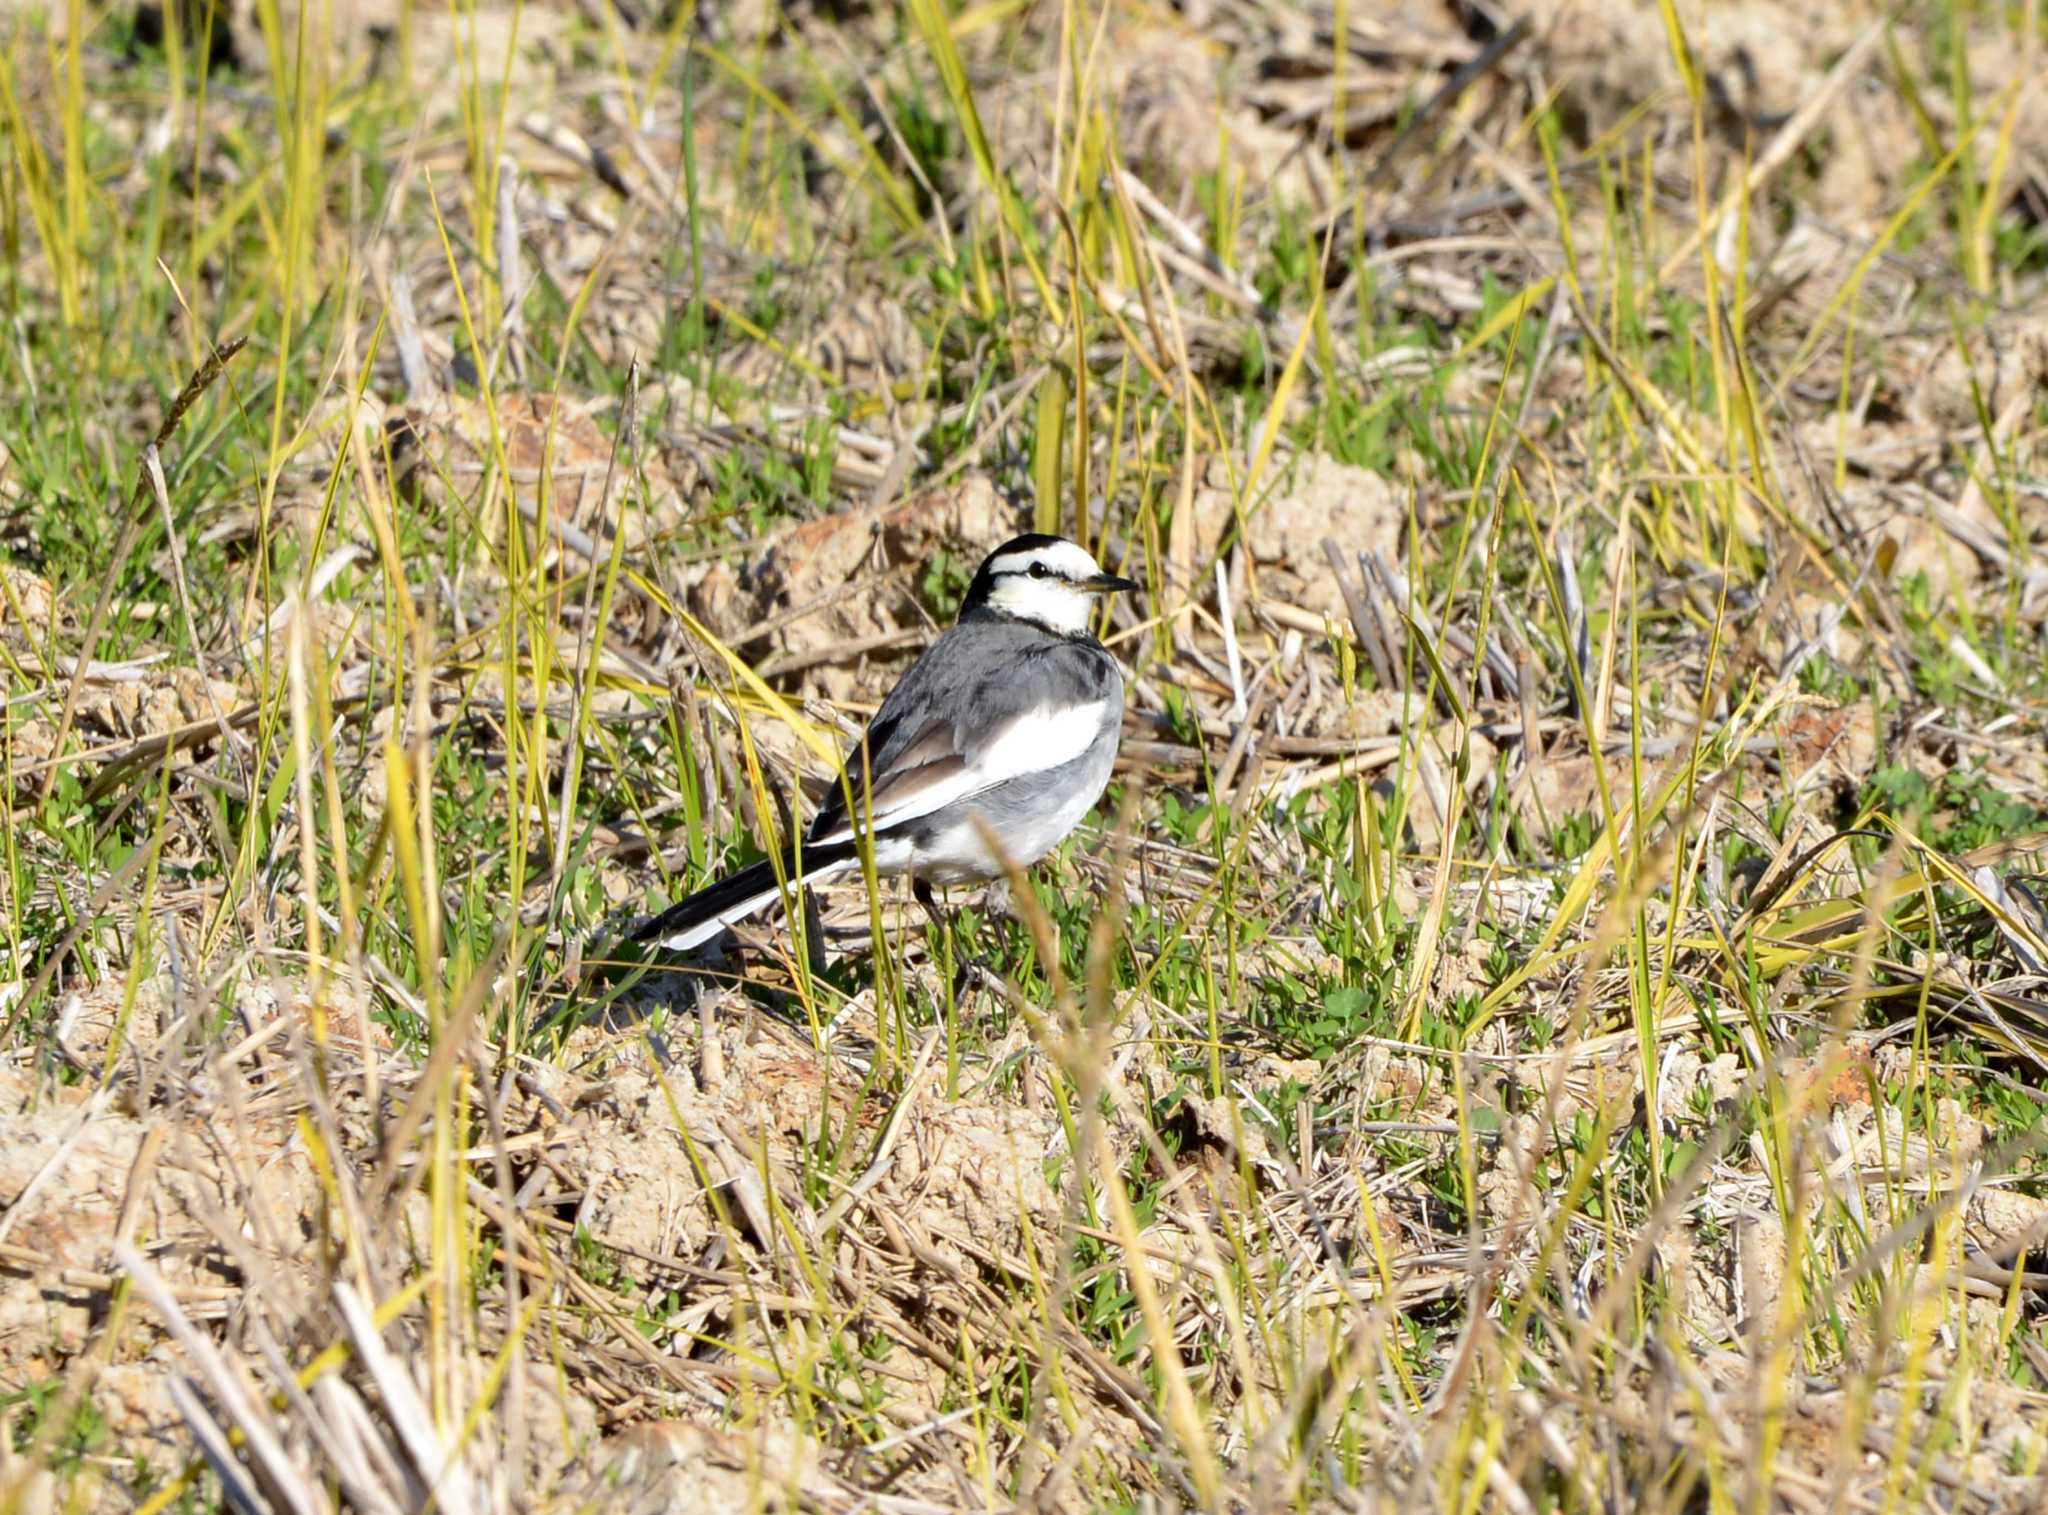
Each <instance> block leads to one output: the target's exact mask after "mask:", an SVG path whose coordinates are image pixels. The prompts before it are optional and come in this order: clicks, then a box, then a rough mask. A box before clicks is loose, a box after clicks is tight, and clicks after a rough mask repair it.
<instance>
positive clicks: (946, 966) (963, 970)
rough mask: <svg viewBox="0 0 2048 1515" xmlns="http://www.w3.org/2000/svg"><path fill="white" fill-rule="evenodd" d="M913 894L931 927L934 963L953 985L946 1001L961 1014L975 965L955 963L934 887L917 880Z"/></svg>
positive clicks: (951, 934) (912, 889)
mask: <svg viewBox="0 0 2048 1515" xmlns="http://www.w3.org/2000/svg"><path fill="white" fill-rule="evenodd" d="M910 892H911V893H912V894H914V895H916V896H917V902H918V903H919V904H920V905H922V906H924V914H925V920H926V922H927V924H928V925H929V926H930V928H931V936H932V946H933V951H932V960H933V961H934V962H937V963H939V964H940V968H941V971H942V972H944V973H946V975H947V982H948V983H949V984H950V985H951V986H952V987H951V992H950V993H949V994H948V996H947V998H948V1000H949V1001H950V1002H951V1007H952V1009H953V1011H954V1013H955V1014H958V1012H959V1007H960V1001H961V996H962V995H963V994H965V993H966V991H967V990H968V988H969V987H971V985H972V984H973V982H974V980H973V971H974V962H973V961H969V962H965V963H961V964H959V965H957V966H956V965H955V964H954V962H953V933H952V932H951V931H950V930H948V929H947V927H948V922H947V920H946V918H945V917H944V916H942V915H941V914H939V900H938V896H937V895H936V894H934V893H933V892H932V886H931V885H930V884H928V883H926V882H925V881H924V880H923V879H921V878H914V879H912V880H911V883H910ZM941 946H943V949H944V950H943V954H942V953H941V951H940V950H939V949H940V948H941Z"/></svg>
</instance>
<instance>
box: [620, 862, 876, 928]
mask: <svg viewBox="0 0 2048 1515" xmlns="http://www.w3.org/2000/svg"><path fill="white" fill-rule="evenodd" d="M854 858H855V852H854V846H853V843H852V842H850V841H848V842H835V843H832V844H830V845H826V846H817V847H805V848H804V849H803V850H802V865H803V870H804V882H806V883H822V882H823V881H824V880H825V879H828V878H831V877H833V876H834V875H836V874H839V873H843V872H844V871H845V870H846V868H847V867H848V866H849V865H850V864H851V863H852V862H853V861H854ZM797 865H798V851H797V849H796V848H795V847H791V848H790V849H789V850H788V851H787V852H785V853H784V854H783V858H782V870H781V872H782V877H784V878H786V879H791V880H794V878H795V876H796V870H797ZM781 896H782V888H781V886H780V885H779V884H777V883H776V869H775V866H774V863H773V862H772V861H771V860H770V859H768V858H762V859H761V860H760V861H759V862H758V863H749V864H748V865H747V866H746V867H744V868H742V869H740V871H739V872H737V873H730V874H727V875H726V876H725V877H724V878H722V879H719V880H717V881H716V882H714V883H710V884H706V885H705V886H704V887H703V888H702V889H699V890H698V891H697V892H696V893H695V894H692V895H690V896H688V897H687V898H684V899H680V900H677V901H676V902H675V903H674V904H673V905H670V906H669V907H668V909H666V910H664V911H662V912H661V914H659V915H657V916H655V917H654V919H652V920H650V921H648V922H646V923H645V924H644V925H640V926H636V927H635V928H634V929H633V931H632V932H631V933H630V934H629V935H628V937H627V940H628V941H634V942H653V943H655V944H657V945H659V946H662V947H666V948H668V949H669V950H670V951H672V952H688V951H689V950H690V949H691V948H692V947H697V946H701V945H702V944H703V943H705V942H708V941H710V940H711V938H713V937H714V936H716V935H718V933H719V932H721V931H723V930H724V929H725V928H726V927H727V926H730V925H731V924H733V922H735V921H742V920H745V919H746V918H747V917H748V916H750V915H752V914H754V913H755V912H756V911H758V910H765V909H767V908H768V906H770V905H772V904H774V903H775V901H776V900H778V899H780V898H781Z"/></svg>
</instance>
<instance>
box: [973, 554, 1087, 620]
mask: <svg viewBox="0 0 2048 1515" xmlns="http://www.w3.org/2000/svg"><path fill="white" fill-rule="evenodd" d="M987 567H988V571H989V574H990V576H991V578H992V579H993V580H994V584H993V587H992V588H991V589H990V590H989V596H988V602H989V604H991V605H993V606H994V607H995V608H996V609H998V610H1001V611H1005V612H1007V613H1008V614H1010V615H1013V616H1016V617H1017V618H1018V619H1020V620H1025V621H1036V622H1037V623H1038V624H1039V625H1041V626H1045V627H1048V628H1050V629H1051V630H1053V631H1057V632H1061V633H1063V634H1066V635H1069V636H1071V635H1073V634H1074V633H1076V632H1081V631H1086V630H1087V629H1088V617H1089V615H1090V613H1091V612H1092V611H1093V610H1094V608H1095V594H1094V592H1093V591H1091V590H1088V589H1084V588H1082V587H1081V586H1082V585H1084V584H1087V583H1088V582H1089V581H1090V580H1092V579H1094V578H1096V577H1098V576H1099V575H1100V574H1101V573H1102V568H1101V565H1100V564H1098V563H1097V562H1096V561H1095V559H1093V558H1092V557H1090V556H1089V555H1088V554H1087V552H1086V551H1084V550H1083V549H1082V548H1081V547H1080V546H1079V545H1078V544H1077V543H1074V542H1055V543H1052V544H1051V545H1049V546H1046V547H1031V548H1026V549H1025V550H1023V551H1020V552H1006V553H1002V554H1001V555H999V556H997V557H993V558H990V559H989V561H988V564H987Z"/></svg>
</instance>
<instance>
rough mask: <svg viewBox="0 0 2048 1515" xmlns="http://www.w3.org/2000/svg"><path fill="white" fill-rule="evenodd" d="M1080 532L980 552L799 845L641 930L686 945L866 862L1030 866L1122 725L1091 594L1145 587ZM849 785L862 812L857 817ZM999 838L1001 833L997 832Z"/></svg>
mask: <svg viewBox="0 0 2048 1515" xmlns="http://www.w3.org/2000/svg"><path fill="white" fill-rule="evenodd" d="M1137 587H1138V585H1137V584H1136V583H1134V582H1133V581H1132V580H1130V579H1126V578H1119V577H1118V576H1117V575H1116V574H1113V573H1105V572H1104V571H1103V570H1102V567H1101V565H1100V564H1098V563H1097V562H1096V561H1095V559H1094V558H1092V557H1090V556H1089V555H1088V553H1087V552H1086V551H1085V550H1084V549H1083V548H1081V547H1080V546H1079V545H1077V544H1076V543H1073V542H1069V541H1067V540H1066V539H1065V538H1063V537H1051V536H1040V535H1037V534H1031V535H1026V536H1021V537H1016V538H1014V539H1012V540H1011V541H1008V542H1005V543H1004V544H1003V545H1002V546H1001V547H998V548H997V549H996V550H995V551H994V552H993V553H991V554H990V555H989V557H988V560H987V561H986V562H984V563H983V564H982V565H981V571H980V572H978V573H977V574H975V576H974V582H973V583H972V584H970V585H968V587H967V598H966V599H965V600H964V601H963V602H962V603H961V606H960V619H959V621H958V622H957V623H956V624H955V625H954V626H953V627H952V629H951V630H949V631H947V632H946V633H945V634H944V635H942V636H941V637H940V638H939V639H938V640H937V641H936V642H934V643H932V645H931V646H930V647H928V648H927V649H925V653H924V656H922V657H921V658H919V659H918V660H917V662H916V663H915V664H913V665H912V666H911V669H910V671H909V672H908V673H906V674H904V675H903V679H902V681H901V682H900V683H898V684H897V686H896V687H895V688H894V689H892V690H891V691H890V692H889V697H888V698H887V699H886V700H884V701H883V702H882V708H881V709H880V710H878V711H876V712H875V718H874V720H873V721H872V722H871V723H870V724H869V726H868V729H867V732H866V734H865V735H863V736H862V738H861V740H860V741H859V742H858V743H856V744H855V745H854V747H853V749H852V751H850V752H849V753H848V754H847V757H846V775H847V779H848V781H849V782H848V784H847V785H845V786H835V787H834V788H833V789H832V790H831V791H830V793H829V794H828V795H827V796H826V798H825V801H824V804H823V805H822V806H821V807H820V809H819V811H818V814H817V818H816V819H815V820H813V821H812V822H811V827H810V830H809V832H808V833H807V834H806V836H805V839H804V842H803V845H802V846H801V847H795V846H791V847H789V848H787V849H786V850H785V852H784V854H783V856H782V858H781V859H780V867H779V868H778V866H777V863H776V860H774V859H770V858H763V859H762V860H761V861H760V862H757V863H754V864H751V865H750V866H748V867H745V868H742V869H740V870H739V872H737V873H733V874H729V875H727V876H726V877H725V878H722V879H719V880H717V881H716V882H715V883H712V884H707V885H706V886H705V887H704V888H702V889H699V890H698V891H697V892H696V893H695V894H692V895H690V896H689V897H688V898H687V899H682V900H678V901H677V902H676V903H675V904H673V905H671V906H669V908H668V909H666V910H664V911H663V912H662V913H661V914H660V915H657V916H656V917H654V919H652V920H650V921H648V922H647V923H646V924H644V925H642V926H640V927H639V928H637V929H636V930H635V931H634V932H633V933H632V939H633V940H635V941H640V942H652V943H655V944H657V945H659V946H662V947H666V948H668V949H670V950H672V951H677V952H686V951H688V950H689V949H691V948H692V947H696V946H699V945H701V944H702V943H704V942H706V941H709V940H710V939H711V938H712V937H714V936H716V935H717V934H718V933H719V932H720V931H722V930H724V929H725V928H726V927H727V926H729V925H731V924H732V923H733V922H735V921H739V920H743V919H745V918H746V917H747V916H750V915H752V914H754V912H756V911H757V910H761V909H764V908H766V907H767V906H768V905H769V904H771V903H773V902H774V901H775V900H776V899H778V898H780V897H781V894H782V885H781V883H779V882H778V874H779V875H780V877H781V878H782V879H786V880H788V882H789V884H790V886H791V887H792V888H795V887H798V886H799V885H809V884H817V883H823V882H824V881H825V880H827V879H830V878H833V877H835V876H837V875H839V874H843V873H848V872H852V871H854V870H856V869H858V868H859V867H860V847H861V840H862V838H863V837H866V838H870V839H872V842H873V846H874V857H875V871H876V873H878V874H882V875H894V874H904V873H907V874H909V875H910V877H911V880H912V883H913V885H914V887H915V888H916V891H917V897H918V899H919V900H920V901H921V902H922V903H923V904H925V905H926V906H927V907H929V906H930V905H931V886H932V885H933V884H942V885H943V884H971V883H985V882H987V881H988V880H990V879H994V878H999V877H1001V876H1003V874H1004V873H1005V872H1006V870H1007V868H1008V867H1009V866H1010V865H1015V866H1016V867H1019V868H1026V867H1029V866H1030V865H1031V864H1033V863H1035V862H1037V861H1038V860H1039V859H1040V858H1042V857H1044V856H1045V855H1046V854H1047V853H1048V852H1050V851H1052V849H1053V848H1054V847H1056V846H1058V845H1059V842H1060V839H1061V838H1062V837H1064V836H1065V835H1066V834H1067V833H1068V832H1069V831H1072V830H1073V829H1074V827H1075V826H1077V825H1079V824H1080V821H1081V817H1082V816H1084V815H1086V814H1087V813H1088V812H1089V810H1090V809H1091V808H1093V806H1094V804H1095V802H1096V801H1097V800H1098V799H1100V798H1101V797H1102V791H1103V787H1104V786H1105V785H1107V784H1108V783H1109V771H1110V768H1111V766H1112V765H1113V764H1114V763H1115V762H1116V749H1117V741H1118V738H1119V737H1120V736H1121V734H1122V729H1123V702H1124V680H1123V673H1122V672H1121V670H1119V669H1118V667H1117V663H1116V659H1115V658H1113V657H1111V656H1110V655H1109V651H1108V649H1107V648H1105V647H1104V646H1103V645H1102V643H1100V642H1098V641H1097V640H1095V638H1094V637H1093V636H1092V635H1091V634H1090V633H1089V630H1088V620H1089V615H1090V612H1091V610H1092V608H1093V605H1094V598H1095V596H1097V595H1102V594H1113V593H1115V592H1117V591H1118V590H1124V589H1136V588H1137ZM849 787H850V789H851V791H852V794H853V798H854V806H855V816H854V819H853V821H851V822H849V820H848V817H847V807H846V794H847V790H848V788H849ZM991 841H993V843H994V845H993V846H991V845H990V843H991Z"/></svg>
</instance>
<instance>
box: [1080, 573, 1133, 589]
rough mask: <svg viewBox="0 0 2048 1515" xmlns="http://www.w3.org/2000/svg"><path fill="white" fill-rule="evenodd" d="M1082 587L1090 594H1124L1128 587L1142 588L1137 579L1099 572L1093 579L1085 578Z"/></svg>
mask: <svg viewBox="0 0 2048 1515" xmlns="http://www.w3.org/2000/svg"><path fill="white" fill-rule="evenodd" d="M1081 587H1082V588H1083V589H1085V590H1087V591H1088V592H1089V593H1090V594H1122V593H1123V592H1124V591H1125V590H1126V589H1142V588H1144V586H1143V585H1142V584H1140V583H1139V582H1138V581H1137V580H1136V579H1126V578H1122V577H1120V576H1119V575H1117V574H1113V573H1098V574H1097V575H1095V577H1094V578H1092V579H1083V580H1082V581H1081Z"/></svg>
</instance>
